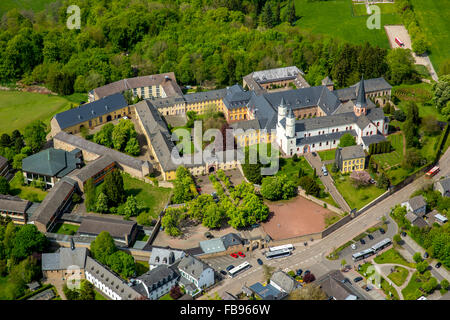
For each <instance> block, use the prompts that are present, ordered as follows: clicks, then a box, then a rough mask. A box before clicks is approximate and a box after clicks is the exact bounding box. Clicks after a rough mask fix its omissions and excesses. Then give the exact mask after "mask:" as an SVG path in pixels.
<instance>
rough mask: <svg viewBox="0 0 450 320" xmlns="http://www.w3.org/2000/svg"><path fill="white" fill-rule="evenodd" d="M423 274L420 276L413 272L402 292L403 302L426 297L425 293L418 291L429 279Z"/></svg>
mask: <svg viewBox="0 0 450 320" xmlns="http://www.w3.org/2000/svg"><path fill="white" fill-rule="evenodd" d="M425 274H426V272H425ZM425 274H423V275H422V274H420V273H419V272H418V271H416V272H414V274H413V276H412V277H411V280H409V283H408V285H407V286H406V288H405V289H403V290H402V294H403V298H404V299H405V300H417V299H418V298H420V297H421V296H427V293H426V292H424V291H422V290H420V288H421V287H422V286H423V284H424V283H425V282H427V281H428V280H429V279H430V278H427V277H425Z"/></svg>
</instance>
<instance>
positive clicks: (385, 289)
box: [358, 263, 400, 300]
mask: <svg viewBox="0 0 450 320" xmlns="http://www.w3.org/2000/svg"><path fill="white" fill-rule="evenodd" d="M370 266H372V264H371V263H365V264H363V265H361V270H360V271H358V272H359V273H360V274H361V275H362V276H363V277H365V278H366V279H367V278H369V277H370V275H371V274H372V273H373V272H375V270H372V272H370V273H367V269H368V268H369V267H370ZM380 281H381V283H380V284H381V289H382V290H383V292H384V294H385V295H386V297H387V298H388V299H390V300H399V299H400V297H399V295H398V292H397V290H395V288H394V287H393V286H391V285H389V283H388V282H387V281H386V280H385V279H384V278H383V277H380ZM391 294H392V296H391Z"/></svg>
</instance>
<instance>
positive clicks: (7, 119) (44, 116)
mask: <svg viewBox="0 0 450 320" xmlns="http://www.w3.org/2000/svg"><path fill="white" fill-rule="evenodd" d="M83 98H84V95H73V96H69V97H60V96H53V95H44V94H39V93H31V92H20V91H0V133H5V132H6V133H8V134H10V133H11V132H12V131H14V130H15V129H18V130H21V131H22V130H23V129H24V128H25V127H26V126H27V125H28V124H30V123H32V122H33V121H36V120H42V121H43V122H44V123H45V124H47V125H49V124H50V120H51V118H52V117H53V116H54V115H55V114H56V113H59V112H62V111H65V110H68V109H69V108H70V105H71V104H74V105H75V104H77V103H79V102H81V101H83V100H84V101H86V100H85V99H83Z"/></svg>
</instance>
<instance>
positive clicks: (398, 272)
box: [388, 266, 409, 287]
mask: <svg viewBox="0 0 450 320" xmlns="http://www.w3.org/2000/svg"><path fill="white" fill-rule="evenodd" d="M408 274H409V271H408V269H405V268H403V267H397V266H396V267H394V272H392V273H391V274H390V275H388V278H389V279H390V280H392V282H394V283H395V285H397V286H398V287H400V286H401V285H402V284H403V283H404V282H405V280H406V278H408Z"/></svg>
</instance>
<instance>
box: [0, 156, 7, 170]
mask: <svg viewBox="0 0 450 320" xmlns="http://www.w3.org/2000/svg"><path fill="white" fill-rule="evenodd" d="M7 163H8V159H6V158H5V157H2V156H0V168H3V167H4V166H5V165H6V164H7Z"/></svg>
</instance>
